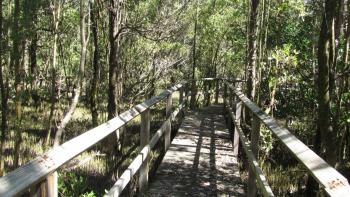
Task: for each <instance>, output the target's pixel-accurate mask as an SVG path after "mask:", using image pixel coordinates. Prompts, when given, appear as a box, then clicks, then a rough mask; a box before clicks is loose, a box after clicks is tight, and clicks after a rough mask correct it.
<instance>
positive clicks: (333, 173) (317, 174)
mask: <svg viewBox="0 0 350 197" xmlns="http://www.w3.org/2000/svg"><path fill="white" fill-rule="evenodd" d="M240 87H241V86H240V83H238V82H235V81H231V82H229V81H227V80H224V93H223V95H224V104H225V107H226V109H227V112H228V113H229V116H230V120H229V121H228V122H229V128H231V131H233V132H234V142H233V144H234V145H233V146H234V155H235V156H238V149H239V141H241V144H242V145H243V149H244V152H245V154H246V155H247V158H248V163H249V166H250V168H249V172H248V189H247V192H248V193H247V196H248V197H251V196H256V193H257V189H260V191H261V192H262V194H263V195H264V196H274V194H273V193H272V190H271V188H270V187H269V185H268V183H267V179H266V178H265V176H264V174H263V172H262V170H261V168H260V167H259V166H258V162H257V155H258V154H257V152H258V150H259V147H258V144H259V143H258V142H259V137H260V122H262V123H263V124H264V125H265V126H266V127H267V128H268V129H269V130H270V131H272V133H273V134H274V135H275V136H276V137H277V138H278V140H279V141H280V142H281V143H282V144H283V145H284V146H285V147H286V148H287V149H288V150H289V152H290V153H291V154H292V156H293V157H294V158H296V159H297V160H298V161H299V162H300V163H302V164H303V165H304V166H305V168H306V170H307V171H308V172H309V173H310V174H311V175H312V176H313V177H314V178H315V180H316V181H317V182H318V183H319V184H320V186H321V187H322V189H324V191H325V192H326V194H328V195H329V196H334V197H335V196H337V197H340V196H342V197H343V196H344V197H345V196H350V186H349V183H348V180H347V179H346V178H345V177H344V176H343V175H341V174H340V173H339V172H338V171H337V170H335V169H334V168H333V167H331V166H330V165H329V164H328V163H326V162H325V161H324V160H323V159H322V158H321V157H319V156H318V155H317V154H316V153H314V152H313V151H312V150H311V149H310V148H309V147H308V146H306V145H305V144H304V143H303V142H301V141H300V140H299V139H298V138H297V137H295V136H294V135H293V134H292V133H290V132H289V131H288V130H287V129H286V128H284V127H282V126H280V125H278V123H277V121H276V120H275V119H274V118H272V117H270V116H269V115H267V114H266V113H265V112H264V111H262V110H261V109H260V108H259V107H258V106H257V105H256V104H255V103H254V102H252V101H251V100H249V99H248V98H247V97H246V96H245V95H244V94H243V93H242V91H241V88H240ZM227 100H228V102H227ZM243 107H245V108H247V109H248V110H249V111H250V112H251V113H252V114H253V120H252V121H251V123H252V125H251V134H250V136H251V140H250V142H249V141H248V140H247V138H246V137H245V135H244V133H243V132H242V129H241V122H242V119H241V114H242V108H243ZM232 123H234V129H233V126H232ZM256 182H257V185H256Z"/></svg>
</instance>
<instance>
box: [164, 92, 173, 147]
mask: <svg viewBox="0 0 350 197" xmlns="http://www.w3.org/2000/svg"><path fill="white" fill-rule="evenodd" d="M172 105H173V94H172V93H170V94H169V96H168V97H167V102H166V109H165V114H166V115H165V117H166V126H165V132H164V151H165V152H166V151H167V150H168V149H169V146H170V141H171V117H170V115H171V108H172Z"/></svg>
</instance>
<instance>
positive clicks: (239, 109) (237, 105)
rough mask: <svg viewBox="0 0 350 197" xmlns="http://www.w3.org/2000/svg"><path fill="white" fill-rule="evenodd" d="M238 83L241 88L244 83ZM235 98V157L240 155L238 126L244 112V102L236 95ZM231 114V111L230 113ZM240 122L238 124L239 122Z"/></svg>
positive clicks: (233, 118) (233, 119)
mask: <svg viewBox="0 0 350 197" xmlns="http://www.w3.org/2000/svg"><path fill="white" fill-rule="evenodd" d="M234 84H237V88H238V89H239V90H241V88H242V84H241V83H239V82H238V83H234ZM234 98H235V102H234V103H235V117H232V121H234V124H235V127H234V135H233V155H234V156H235V157H238V152H239V133H238V131H237V128H236V127H237V126H238V127H240V124H241V114H242V105H243V103H242V102H240V101H239V99H238V98H237V97H236V96H234ZM230 114H231V113H230ZM237 123H238V124H237Z"/></svg>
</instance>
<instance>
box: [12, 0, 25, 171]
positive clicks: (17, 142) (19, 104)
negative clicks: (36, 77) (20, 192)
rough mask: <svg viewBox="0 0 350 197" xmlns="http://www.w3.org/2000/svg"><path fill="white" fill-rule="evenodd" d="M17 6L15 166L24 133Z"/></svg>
mask: <svg viewBox="0 0 350 197" xmlns="http://www.w3.org/2000/svg"><path fill="white" fill-rule="evenodd" d="M14 3H15V7H14V13H13V14H14V17H13V27H12V28H13V29H12V39H13V49H12V55H11V68H14V71H15V72H14V75H15V92H16V93H15V113H16V120H15V131H16V139H15V148H14V153H15V155H14V161H13V165H14V167H18V166H19V155H20V152H19V151H20V144H21V141H22V135H21V131H20V127H21V120H22V101H21V94H22V89H23V87H22V83H21V82H22V76H23V69H22V67H21V64H20V51H19V45H20V35H19V14H20V5H19V0H15V1H14Z"/></svg>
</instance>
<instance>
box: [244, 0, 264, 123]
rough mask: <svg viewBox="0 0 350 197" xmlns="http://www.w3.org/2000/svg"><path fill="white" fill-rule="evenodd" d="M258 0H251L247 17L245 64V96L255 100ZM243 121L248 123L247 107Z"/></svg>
mask: <svg viewBox="0 0 350 197" xmlns="http://www.w3.org/2000/svg"><path fill="white" fill-rule="evenodd" d="M259 2H260V0H251V10H250V19H249V34H248V37H249V42H248V65H247V97H248V98H249V99H251V100H253V101H254V100H255V88H256V81H257V79H256V77H257V76H256V64H257V29H258V24H257V22H258V20H257V17H258V16H259ZM245 121H246V123H247V124H250V121H251V120H250V114H249V110H248V108H246V110H245Z"/></svg>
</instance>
